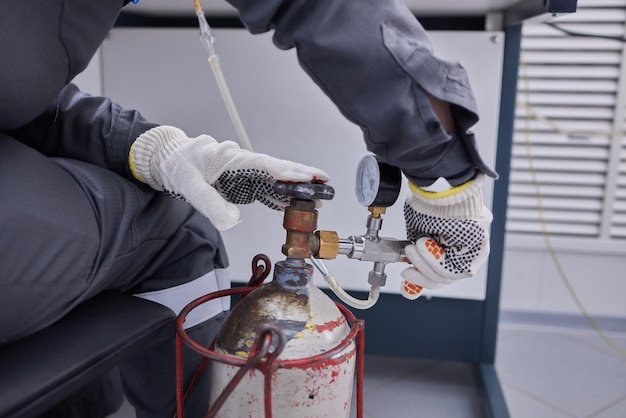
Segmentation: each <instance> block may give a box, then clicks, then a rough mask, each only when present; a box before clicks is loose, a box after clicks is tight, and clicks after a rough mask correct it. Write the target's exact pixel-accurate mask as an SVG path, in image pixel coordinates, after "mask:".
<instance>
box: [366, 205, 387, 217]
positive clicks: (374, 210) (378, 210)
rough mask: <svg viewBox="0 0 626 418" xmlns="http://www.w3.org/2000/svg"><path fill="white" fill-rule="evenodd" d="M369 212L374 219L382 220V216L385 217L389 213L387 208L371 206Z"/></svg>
mask: <svg viewBox="0 0 626 418" xmlns="http://www.w3.org/2000/svg"><path fill="white" fill-rule="evenodd" d="M367 210H369V211H370V213H371V214H372V218H380V215H384V214H385V213H386V212H387V208H386V207H384V206H370V207H368V208H367Z"/></svg>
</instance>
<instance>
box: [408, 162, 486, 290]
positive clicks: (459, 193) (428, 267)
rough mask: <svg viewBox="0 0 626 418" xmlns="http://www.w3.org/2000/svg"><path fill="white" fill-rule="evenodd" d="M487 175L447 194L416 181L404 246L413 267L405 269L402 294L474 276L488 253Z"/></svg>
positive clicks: (409, 199) (409, 209)
mask: <svg viewBox="0 0 626 418" xmlns="http://www.w3.org/2000/svg"><path fill="white" fill-rule="evenodd" d="M483 181H484V176H483V175H482V174H479V175H478V176H476V178H474V179H473V180H471V181H469V182H467V183H465V184H462V185H460V186H457V187H453V188H451V189H448V190H446V191H443V192H427V191H424V190H422V189H420V188H418V187H416V186H415V185H413V184H411V192H410V193H409V195H408V196H407V199H406V203H405V205H404V217H405V220H406V227H407V237H408V239H409V240H411V241H413V242H414V243H415V244H414V245H409V246H407V247H406V248H405V253H406V255H407V257H408V259H409V260H410V261H411V263H412V264H413V266H412V267H409V268H407V269H405V270H404V271H403V272H402V277H403V278H404V282H403V283H402V287H401V293H402V295H403V296H404V297H406V298H408V299H415V298H417V297H418V296H419V295H420V293H421V291H422V288H424V287H425V288H427V289H437V288H440V287H443V286H445V285H448V284H450V283H453V282H455V281H456V280H459V279H462V278H466V277H472V276H473V275H474V274H476V270H477V269H478V268H479V267H480V266H481V265H482V264H483V263H484V262H485V260H486V259H487V256H488V255H489V226H490V224H491V220H492V215H491V212H490V211H489V209H487V208H486V207H485V205H484V204H483V199H482V183H483Z"/></svg>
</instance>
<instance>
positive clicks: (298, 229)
mask: <svg viewBox="0 0 626 418" xmlns="http://www.w3.org/2000/svg"><path fill="white" fill-rule="evenodd" d="M283 227H284V228H285V229H286V230H287V238H286V239H285V244H283V247H282V253H283V254H284V255H286V256H287V257H288V258H310V257H311V254H314V253H315V252H316V251H317V246H318V244H317V239H316V237H315V235H314V234H313V231H315V229H316V228H317V211H316V210H315V202H314V201H312V200H304V199H295V198H292V199H291V202H290V204H289V206H287V207H286V208H285V217H284V219H283Z"/></svg>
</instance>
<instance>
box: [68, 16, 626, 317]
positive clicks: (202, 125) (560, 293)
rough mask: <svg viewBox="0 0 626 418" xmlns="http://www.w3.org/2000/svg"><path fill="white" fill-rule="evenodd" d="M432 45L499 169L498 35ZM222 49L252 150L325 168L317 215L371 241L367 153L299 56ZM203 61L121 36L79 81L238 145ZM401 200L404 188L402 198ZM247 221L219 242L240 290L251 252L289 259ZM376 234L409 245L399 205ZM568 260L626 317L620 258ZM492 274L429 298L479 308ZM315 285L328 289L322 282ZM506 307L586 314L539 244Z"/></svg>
mask: <svg viewBox="0 0 626 418" xmlns="http://www.w3.org/2000/svg"><path fill="white" fill-rule="evenodd" d="M431 36H432V40H433V43H434V45H435V51H436V52H437V54H438V55H440V56H442V57H444V58H449V59H455V60H459V61H461V63H463V65H464V66H466V67H467V68H468V71H469V74H470V81H471V83H472V85H473V88H474V90H475V93H476V98H477V102H478V106H479V110H480V112H481V121H480V122H479V124H478V125H477V126H476V128H475V132H476V134H477V138H479V141H480V147H481V151H482V153H483V155H484V156H485V157H486V159H487V161H489V162H490V163H491V164H495V151H496V133H497V128H498V109H499V100H500V96H499V94H500V78H501V72H502V57H503V42H502V41H503V34H502V33H500V32H467V33H466V32H462V33H461V32H432V33H431ZM216 48H217V52H218V55H219V56H220V59H221V63H222V68H223V71H224V76H225V79H226V81H227V82H228V85H229V87H230V89H231V93H232V95H233V98H234V100H235V103H236V105H237V107H238V109H239V112H240V114H241V117H242V120H243V123H244V126H245V128H246V130H247V132H248V135H249V137H250V139H251V141H252V144H253V146H254V148H255V151H258V152H265V153H268V154H271V155H274V156H276V157H280V158H288V159H292V160H295V161H298V162H301V163H305V164H309V165H314V166H318V167H320V168H322V169H323V170H325V171H327V172H328V173H329V174H330V176H331V184H332V185H333V186H334V187H335V189H336V198H335V199H333V200H332V201H330V202H325V203H324V205H323V206H322V207H321V208H320V209H319V211H320V215H319V227H320V229H332V230H336V231H337V232H338V233H339V235H340V237H342V238H344V237H347V236H348V235H360V234H362V233H364V232H365V220H366V217H367V214H368V212H367V210H366V209H365V208H362V207H360V206H359V205H358V204H357V203H356V199H355V198H354V190H353V189H354V186H353V184H354V173H355V168H356V165H357V163H358V161H359V159H360V158H361V157H362V156H363V155H364V154H366V152H367V151H366V149H365V146H364V144H363V141H362V136H361V132H360V130H359V128H358V127H356V126H354V125H353V124H351V123H349V122H348V121H347V120H345V118H343V116H342V115H341V114H340V113H339V112H338V110H337V109H336V108H335V106H334V105H333V104H332V103H331V102H330V100H329V99H328V98H327V97H326V96H324V95H323V94H322V93H321V91H320V90H319V88H318V87H317V86H315V85H314V83H313V82H312V81H311V80H310V79H309V78H308V77H307V76H306V74H305V73H304V72H303V71H302V70H301V69H300V68H299V66H298V64H297V59H296V56H295V52H294V51H279V50H278V49H276V48H275V47H274V46H273V44H272V42H271V38H270V36H269V35H255V36H252V35H250V34H248V33H247V32H245V31H243V30H241V29H222V30H216ZM206 58H207V56H206V51H205V50H204V48H203V47H202V45H201V44H200V42H199V40H198V36H197V31H196V30H191V29H158V30H156V29H138V28H136V29H135V28H133V29H129V28H123V29H122V28H120V29H114V30H113V32H112V33H111V34H110V36H109V37H108V38H107V40H106V41H105V43H104V45H103V47H102V48H101V49H100V51H99V52H98V55H97V56H96V58H95V59H94V62H92V64H91V65H90V67H89V68H88V69H87V70H86V72H85V73H83V74H81V75H80V76H79V77H78V78H77V80H76V81H77V82H78V83H79V85H81V87H82V88H83V89H84V90H86V91H88V92H91V93H93V94H105V95H108V96H110V97H112V98H113V99H114V100H116V101H118V102H119V103H120V104H122V105H123V106H125V107H129V108H136V109H139V110H140V111H141V112H142V113H143V114H144V115H145V116H146V117H148V118H149V119H151V120H153V121H155V122H158V123H162V124H171V125H175V126H178V127H181V128H182V129H184V130H185V131H186V132H187V133H188V135H190V136H192V135H198V134H201V133H208V134H210V135H212V136H214V137H215V138H216V139H218V140H226V139H230V140H235V141H236V140H237V136H236V133H235V131H234V129H233V128H232V123H231V121H230V118H229V116H228V113H227V111H226V109H225V107H224V105H223V103H222V101H221V98H220V95H219V91H218V89H217V87H216V84H215V80H214V77H213V74H212V73H211V69H210V67H209V65H208V63H207V59H206ZM489 183H490V182H489ZM406 191H407V190H406V186H403V191H402V193H401V195H403V194H405V193H406ZM491 193H492V185H491V184H488V185H487V186H486V188H485V196H486V200H487V204H488V205H490V204H491V198H492V196H491ZM241 213H242V222H241V224H239V225H238V226H236V227H235V228H234V229H232V230H230V231H226V232H225V233H224V239H225V242H226V244H227V246H228V250H229V255H230V260H231V273H232V276H233V278H234V280H236V281H239V282H242V281H246V280H247V278H248V277H249V275H250V261H251V259H252V257H253V256H254V255H255V254H257V253H265V254H267V255H269V256H270V257H271V258H272V260H274V261H279V260H280V259H281V258H283V257H284V256H282V255H281V254H280V245H281V244H282V241H283V240H284V230H283V229H282V220H281V217H280V215H278V214H277V213H274V212H272V211H270V210H268V209H266V208H264V207H263V206H261V205H260V204H253V205H249V206H245V207H242V208H241ZM381 235H383V236H393V237H397V238H404V224H403V219H402V201H399V202H397V203H396V205H394V206H393V207H391V208H390V209H389V210H388V213H387V214H386V215H385V218H384V224H383V231H382V233H381ZM561 263H562V264H563V265H564V266H565V268H566V270H567V271H568V274H569V278H570V279H571V281H572V284H573V286H574V287H575V288H576V289H577V290H578V293H579V294H580V296H581V298H582V300H583V301H584V302H585V304H586V308H587V309H588V310H589V312H590V313H591V314H594V315H600V316H605V315H606V316H617V317H620V316H623V317H626V302H625V298H623V296H622V295H624V293H625V292H626V281H625V280H622V278H621V277H620V276H622V275H623V273H621V271H623V267H624V262H623V256H622V255H619V254H610V253H607V254H606V255H603V256H598V255H594V256H593V259H590V258H589V257H585V254H584V253H581V252H580V251H579V250H572V251H571V252H570V253H563V254H562V258H561ZM326 265H327V267H328V268H329V270H331V272H333V274H335V276H336V277H337V279H338V280H339V281H340V282H341V283H342V284H344V285H345V286H346V288H348V289H358V290H364V289H366V288H367V272H368V270H369V269H371V266H370V265H366V264H365V263H361V262H359V261H354V260H348V259H338V260H333V261H328V262H327V263H326ZM402 268H403V267H402V266H400V265H393V266H389V267H388V268H387V272H388V274H389V280H388V283H387V286H386V288H385V291H386V292H391V293H397V292H398V288H399V283H400V277H399V272H400V271H401V269H402ZM486 277H487V271H486V268H483V269H482V270H481V271H480V272H479V274H478V277H476V278H474V279H469V280H465V281H462V282H461V283H459V284H456V285H453V286H450V287H448V288H446V289H444V290H441V291H436V292H430V293H429V294H428V295H429V296H430V295H434V296H442V297H451V298H465V299H483V298H484V297H485V283H486ZM316 284H318V285H320V286H321V287H323V282H322V281H321V279H320V277H319V275H318V277H317V279H316ZM607 289H611V291H610V292H608V291H607ZM620 296H622V297H620ZM383 297H384V295H383ZM416 303H419V302H416ZM501 308H502V309H505V310H513V311H527V312H539V313H566V314H578V313H579V308H578V307H577V306H576V305H575V304H574V302H573V299H572V297H571V295H570V294H569V293H568V292H567V290H566V287H565V286H564V284H563V283H562V282H561V280H560V278H559V272H558V271H557V268H556V267H555V266H554V264H553V262H552V260H551V257H550V255H549V254H548V252H547V251H546V250H545V249H544V248H542V247H541V246H539V245H533V246H524V245H520V244H519V243H516V242H515V240H510V239H509V238H508V237H507V241H506V247H505V259H504V268H503V274H502V295H501Z"/></svg>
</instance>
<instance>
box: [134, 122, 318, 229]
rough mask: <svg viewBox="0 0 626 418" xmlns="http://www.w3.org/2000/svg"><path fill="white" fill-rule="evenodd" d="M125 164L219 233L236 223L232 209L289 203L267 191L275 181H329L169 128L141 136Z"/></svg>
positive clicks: (315, 172) (294, 166) (312, 170)
mask: <svg viewBox="0 0 626 418" xmlns="http://www.w3.org/2000/svg"><path fill="white" fill-rule="evenodd" d="M128 161H129V165H130V168H131V171H132V173H133V176H135V178H137V179H138V180H139V181H141V182H143V183H146V184H148V185H150V186H151V187H152V188H153V189H155V190H159V191H165V192H167V193H169V194H171V195H173V196H174V197H177V198H182V199H183V200H185V201H187V202H188V203H189V204H191V205H192V206H193V207H194V208H196V209H197V210H198V211H199V212H200V213H202V214H203V215H204V216H206V217H207V218H209V220H211V222H212V223H213V225H215V227H216V228H217V229H219V230H226V229H229V228H231V227H233V226H234V225H235V224H236V223H237V222H238V221H239V209H237V207H236V206H235V205H234V204H247V203H252V202H254V201H255V200H258V201H260V202H261V203H263V204H265V205H266V206H268V207H270V208H272V209H282V208H284V207H285V206H287V204H288V198H287V197H285V196H278V195H275V194H274V193H273V191H272V186H273V185H274V183H275V182H276V181H292V182H311V181H320V182H325V181H328V176H327V175H326V173H324V172H323V171H321V170H318V169H316V168H313V167H308V166H305V165H302V164H297V163H294V162H291V161H287V160H280V159H277V158H274V157H270V156H269V155H265V154H258V153H254V152H249V151H246V150H243V149H241V148H239V146H238V145H237V144H236V143H234V142H231V141H224V142H217V141H216V140H215V139H213V138H211V137H210V136H208V135H200V136H198V137H196V138H189V137H187V135H186V134H185V133H184V132H183V131H182V130H180V129H178V128H174V127H172V126H158V127H156V128H153V129H151V130H149V131H147V132H145V133H143V134H141V135H140V136H139V137H138V138H137V139H136V140H135V142H134V143H133V145H132V147H131V150H130V154H129V156H128Z"/></svg>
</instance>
